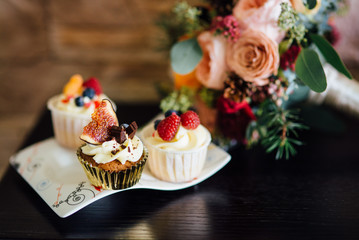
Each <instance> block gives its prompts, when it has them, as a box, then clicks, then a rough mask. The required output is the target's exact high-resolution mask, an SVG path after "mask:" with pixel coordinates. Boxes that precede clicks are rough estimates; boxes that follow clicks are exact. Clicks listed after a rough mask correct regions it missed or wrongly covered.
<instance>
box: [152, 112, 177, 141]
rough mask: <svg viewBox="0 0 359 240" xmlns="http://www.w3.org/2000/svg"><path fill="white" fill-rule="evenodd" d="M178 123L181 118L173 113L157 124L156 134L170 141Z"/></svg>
mask: <svg viewBox="0 0 359 240" xmlns="http://www.w3.org/2000/svg"><path fill="white" fill-rule="evenodd" d="M180 124H181V118H180V117H179V116H178V115H176V114H175V113H173V114H172V115H170V116H168V117H166V118H165V119H163V120H162V121H161V122H160V123H159V124H158V126H157V132H158V135H159V136H160V137H161V138H162V139H163V140H165V141H171V140H172V139H173V138H174V137H175V136H176V133H177V131H178V128H179V126H180Z"/></svg>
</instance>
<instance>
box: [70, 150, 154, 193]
mask: <svg viewBox="0 0 359 240" xmlns="http://www.w3.org/2000/svg"><path fill="white" fill-rule="evenodd" d="M79 151H81V148H79V150H78V151H77V157H78V159H79V162H80V163H81V166H82V168H83V169H84V170H85V173H86V176H87V178H88V179H89V181H90V182H91V184H92V185H94V186H96V187H101V188H103V189H108V190H119V189H125V188H129V187H132V186H133V185H135V184H136V183H138V181H139V180H140V178H141V175H142V172H143V169H144V168H145V164H146V161H147V159H148V151H147V148H146V147H144V148H143V157H142V160H141V161H140V162H139V163H137V164H136V165H134V166H131V168H128V169H126V170H122V171H119V172H110V171H106V170H103V169H101V168H98V167H96V166H92V165H91V164H90V163H88V162H87V161H85V160H83V159H82V158H81V156H80V154H79Z"/></svg>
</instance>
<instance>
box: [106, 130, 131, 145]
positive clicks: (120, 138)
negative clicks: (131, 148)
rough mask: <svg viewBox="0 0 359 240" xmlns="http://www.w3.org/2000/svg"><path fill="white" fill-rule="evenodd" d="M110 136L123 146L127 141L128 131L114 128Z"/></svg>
mask: <svg viewBox="0 0 359 240" xmlns="http://www.w3.org/2000/svg"><path fill="white" fill-rule="evenodd" d="M110 135H111V136H113V137H115V139H116V141H117V142H118V143H119V144H122V143H123V142H125V141H126V139H127V138H126V131H125V128H124V127H118V126H112V127H111V128H110Z"/></svg>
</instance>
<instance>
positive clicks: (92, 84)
mask: <svg viewBox="0 0 359 240" xmlns="http://www.w3.org/2000/svg"><path fill="white" fill-rule="evenodd" d="M82 86H83V87H85V88H93V89H94V90H95V92H96V95H100V94H101V93H102V88H101V85H100V82H99V81H98V80H97V79H96V78H94V77H92V78H89V79H88V80H87V81H86V82H84V83H83V84H82Z"/></svg>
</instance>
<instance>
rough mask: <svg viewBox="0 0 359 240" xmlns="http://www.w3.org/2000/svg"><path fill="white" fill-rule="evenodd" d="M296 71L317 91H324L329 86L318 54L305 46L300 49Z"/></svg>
mask: <svg viewBox="0 0 359 240" xmlns="http://www.w3.org/2000/svg"><path fill="white" fill-rule="evenodd" d="M295 73H296V74H297V76H298V78H299V79H300V80H301V81H302V82H303V83H304V84H306V85H307V86H308V87H309V88H310V89H312V90H313V91H315V92H318V93H320V92H323V91H324V90H325V89H326V88H327V79H326V77H325V73H324V70H323V67H322V64H321V63H320V60H319V56H318V54H317V53H316V52H315V51H314V50H312V49H307V48H304V49H302V50H301V51H300V53H299V55H298V58H297V61H296V64H295Z"/></svg>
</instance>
